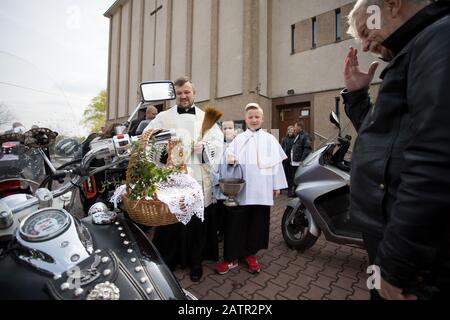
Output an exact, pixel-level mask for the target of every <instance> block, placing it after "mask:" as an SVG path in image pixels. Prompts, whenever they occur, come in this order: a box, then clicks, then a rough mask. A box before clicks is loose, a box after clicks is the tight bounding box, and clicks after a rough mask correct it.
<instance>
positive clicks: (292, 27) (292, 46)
mask: <svg viewBox="0 0 450 320" xmlns="http://www.w3.org/2000/svg"><path fill="white" fill-rule="evenodd" d="M294 53H295V24H293V25H291V54H294Z"/></svg>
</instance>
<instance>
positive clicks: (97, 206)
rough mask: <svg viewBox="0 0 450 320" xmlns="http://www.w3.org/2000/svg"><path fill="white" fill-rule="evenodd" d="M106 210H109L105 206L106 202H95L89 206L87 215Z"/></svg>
mask: <svg viewBox="0 0 450 320" xmlns="http://www.w3.org/2000/svg"><path fill="white" fill-rule="evenodd" d="M108 211H109V209H108V207H107V206H106V204H104V203H103V202H97V203H94V204H93V205H92V206H91V207H90V208H89V211H88V215H90V216H91V215H93V214H94V213H97V212H108Z"/></svg>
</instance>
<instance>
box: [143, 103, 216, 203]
mask: <svg viewBox="0 0 450 320" xmlns="http://www.w3.org/2000/svg"><path fill="white" fill-rule="evenodd" d="M194 108H195V115H192V114H185V113H184V114H179V113H178V112H177V106H174V107H172V108H170V109H168V110H166V111H163V112H161V113H159V114H158V115H157V116H156V118H155V119H153V120H152V122H150V123H149V125H148V126H147V127H146V128H145V130H148V129H175V132H176V135H177V137H179V138H181V141H182V144H183V149H184V161H185V163H186V164H187V166H188V173H189V174H190V175H191V176H192V177H194V179H195V180H197V182H198V183H199V184H200V185H201V186H202V188H203V195H204V205H205V208H206V207H208V206H209V205H210V204H211V203H212V183H211V176H210V171H211V168H212V167H215V166H217V164H218V162H219V161H220V156H221V154H222V145H223V139H224V138H223V133H222V131H221V130H220V128H219V126H218V125H217V124H215V125H214V126H213V127H212V128H211V129H210V130H208V131H207V132H206V133H205V136H204V137H203V139H200V135H201V129H202V124H203V119H204V117H205V112H203V111H202V110H201V109H199V108H198V107H196V106H194ZM200 140H202V141H203V142H205V143H206V145H205V148H204V153H203V159H202V155H201V154H194V153H193V146H194V145H195V144H197V143H198V142H199V141H200ZM202 160H204V162H203V161H202Z"/></svg>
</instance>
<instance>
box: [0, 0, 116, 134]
mask: <svg viewBox="0 0 450 320" xmlns="http://www.w3.org/2000/svg"><path fill="white" fill-rule="evenodd" d="M113 3H114V0H72V1H70V0H0V104H3V105H4V106H5V105H6V106H7V107H8V108H9V109H10V110H11V112H12V113H13V114H14V115H15V119H16V120H17V121H21V122H23V123H24V125H25V126H26V127H27V129H28V128H29V127H30V126H31V125H32V124H35V123H37V124H39V125H41V126H44V125H47V126H50V125H52V126H53V128H52V127H50V128H51V129H54V130H56V131H62V132H61V133H65V134H68V133H70V134H78V135H85V134H86V133H87V131H86V129H85V128H81V127H80V124H79V122H80V121H81V119H82V113H83V110H84V109H85V107H86V106H87V105H88V104H89V103H90V100H91V99H92V98H93V97H95V96H96V95H97V94H98V93H99V92H100V90H102V89H106V84H107V63H108V41H109V39H108V37H109V19H107V18H106V17H104V16H103V13H104V12H105V11H106V10H107V9H108V8H109V7H110V6H111V5H112V4H113ZM0 129H5V128H0Z"/></svg>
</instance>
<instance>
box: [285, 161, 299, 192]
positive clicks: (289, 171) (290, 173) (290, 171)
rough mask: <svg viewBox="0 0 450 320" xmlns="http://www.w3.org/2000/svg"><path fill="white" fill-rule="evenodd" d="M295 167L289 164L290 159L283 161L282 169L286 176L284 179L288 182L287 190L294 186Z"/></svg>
mask: <svg viewBox="0 0 450 320" xmlns="http://www.w3.org/2000/svg"><path fill="white" fill-rule="evenodd" d="M297 168H298V167H293V166H291V163H290V161H288V160H284V161H283V169H284V174H285V176H286V181H287V184H288V190H291V189H292V187H293V186H294V176H295V171H296V169H297Z"/></svg>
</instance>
